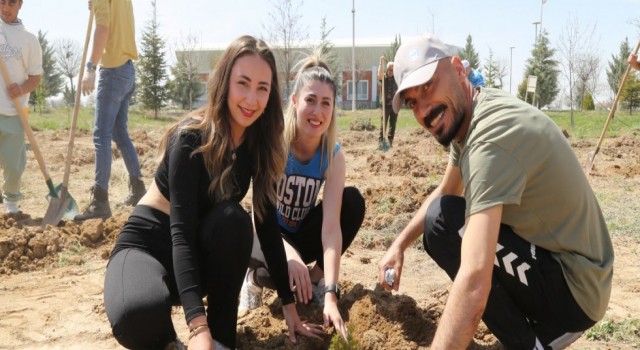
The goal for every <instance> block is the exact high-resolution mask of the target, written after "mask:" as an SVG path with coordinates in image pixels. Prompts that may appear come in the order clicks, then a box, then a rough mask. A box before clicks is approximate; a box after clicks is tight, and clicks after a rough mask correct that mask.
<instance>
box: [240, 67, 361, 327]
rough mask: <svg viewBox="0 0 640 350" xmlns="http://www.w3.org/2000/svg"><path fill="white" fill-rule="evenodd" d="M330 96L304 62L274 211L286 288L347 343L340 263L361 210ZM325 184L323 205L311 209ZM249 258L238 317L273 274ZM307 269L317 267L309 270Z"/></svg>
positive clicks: (317, 72) (255, 303)
mask: <svg viewBox="0 0 640 350" xmlns="http://www.w3.org/2000/svg"><path fill="white" fill-rule="evenodd" d="M336 92H337V88H336V84H335V82H334V81H333V78H332V76H331V73H330V71H329V67H328V66H327V65H326V64H325V63H324V62H322V61H320V60H319V59H318V57H317V56H312V57H310V58H308V59H306V60H305V61H302V63H301V67H300V70H299V71H298V74H297V76H296V80H295V82H294V85H293V94H292V95H291V99H290V100H289V106H288V108H287V112H286V114H285V132H284V135H285V144H286V145H288V150H289V154H288V159H287V165H286V168H285V173H284V174H283V175H282V177H281V178H280V181H279V183H278V193H277V194H278V204H277V207H278V222H279V223H280V230H281V232H282V238H283V240H284V245H285V250H286V253H287V260H288V262H289V287H290V288H291V289H292V290H295V293H296V299H297V300H298V302H302V303H305V304H306V303H308V302H309V301H310V300H311V299H314V300H315V301H316V302H317V303H318V304H320V305H323V308H324V310H323V318H324V325H325V326H326V327H328V326H329V325H330V324H333V325H334V326H335V328H336V330H337V331H338V332H339V333H340V334H341V335H342V336H343V337H344V338H345V339H346V338H347V328H346V325H345V323H344V321H343V319H342V316H341V315H340V312H339V311H338V298H339V297H340V288H339V287H338V278H339V275H340V257H341V255H342V254H343V253H344V252H345V251H346V250H347V248H348V247H349V245H350V244H351V242H353V239H354V238H355V236H356V234H357V232H358V230H359V229H360V226H361V225H362V221H363V220H364V212H365V202H364V198H363V197H362V195H361V194H360V191H358V189H357V188H355V187H345V184H344V182H345V172H346V170H345V169H346V165H345V157H344V153H343V151H342V149H341V147H340V145H339V144H338V143H337V142H336V134H337V130H336V129H337V126H336V124H337V120H336V113H335V110H336V108H335V105H336ZM323 183H324V192H323V196H322V197H323V199H322V201H321V202H319V203H318V204H316V200H317V198H318V194H319V192H320V187H321V186H322V185H323ZM255 245H256V243H255V241H254V246H255ZM254 252H257V253H259V252H260V251H259V250H258V249H254ZM254 255H255V256H254ZM252 258H254V259H255V260H258V261H257V264H256V262H254V264H253V266H250V268H249V270H248V271H247V276H246V277H245V281H244V284H243V286H242V290H241V292H240V307H239V308H240V310H241V312H242V310H243V309H247V310H250V309H255V308H257V307H259V306H261V305H262V287H263V285H262V284H261V281H262V282H263V281H265V280H268V273H269V271H271V270H272V269H271V265H267V266H269V269H268V270H267V269H266V266H265V264H264V258H263V257H262V256H261V254H253V255H252ZM312 262H315V265H314V266H313V268H311V269H308V268H307V264H309V263H312ZM258 274H262V275H261V276H258ZM264 286H265V287H269V286H268V285H264Z"/></svg>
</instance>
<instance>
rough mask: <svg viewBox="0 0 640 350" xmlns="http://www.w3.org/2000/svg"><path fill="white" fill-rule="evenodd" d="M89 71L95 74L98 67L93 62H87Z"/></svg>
mask: <svg viewBox="0 0 640 350" xmlns="http://www.w3.org/2000/svg"><path fill="white" fill-rule="evenodd" d="M87 70H88V71H91V72H95V71H96V65H95V64H93V62H91V61H89V62H87Z"/></svg>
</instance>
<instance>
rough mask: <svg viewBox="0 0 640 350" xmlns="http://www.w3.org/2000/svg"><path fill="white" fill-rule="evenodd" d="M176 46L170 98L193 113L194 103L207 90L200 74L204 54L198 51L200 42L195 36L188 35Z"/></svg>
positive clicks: (171, 69)
mask: <svg viewBox="0 0 640 350" xmlns="http://www.w3.org/2000/svg"><path fill="white" fill-rule="evenodd" d="M174 46H175V47H176V49H175V50H172V51H173V52H174V54H175V65H174V66H173V67H171V68H170V71H171V75H172V76H173V79H172V80H171V82H170V86H169V94H170V98H171V100H172V101H174V102H176V103H178V104H180V106H181V107H182V108H183V109H188V110H189V111H191V110H193V107H194V106H193V104H194V102H195V101H196V100H197V99H198V98H199V97H200V96H202V94H203V93H204V90H205V87H204V84H203V83H204V82H203V80H202V79H201V78H200V72H199V69H200V66H201V64H202V61H203V57H202V52H198V51H197V50H196V48H197V47H198V46H199V40H198V38H197V37H196V36H195V35H187V36H186V37H183V38H181V39H180V42H179V43H177V44H175V45H174Z"/></svg>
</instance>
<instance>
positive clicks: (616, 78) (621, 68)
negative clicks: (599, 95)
mask: <svg viewBox="0 0 640 350" xmlns="http://www.w3.org/2000/svg"><path fill="white" fill-rule="evenodd" d="M630 54H631V47H630V46H629V38H625V39H624V41H623V42H622V43H620V52H619V53H618V56H617V57H616V56H615V55H611V61H609V68H607V83H609V88H610V89H611V91H613V94H614V95H615V94H617V93H618V88H619V86H620V79H622V75H623V74H624V72H625V70H626V69H627V65H628V64H627V59H628V58H629V55H630Z"/></svg>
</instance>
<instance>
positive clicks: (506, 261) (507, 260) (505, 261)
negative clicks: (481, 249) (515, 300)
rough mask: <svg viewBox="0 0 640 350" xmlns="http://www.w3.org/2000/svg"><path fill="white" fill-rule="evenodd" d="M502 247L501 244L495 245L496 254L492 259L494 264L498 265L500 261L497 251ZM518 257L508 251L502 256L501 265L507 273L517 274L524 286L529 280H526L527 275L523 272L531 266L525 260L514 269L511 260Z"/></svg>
mask: <svg viewBox="0 0 640 350" xmlns="http://www.w3.org/2000/svg"><path fill="white" fill-rule="evenodd" d="M502 248H504V247H503V246H502V245H501V244H498V245H497V247H496V256H495V260H494V265H496V266H498V267H500V261H499V260H498V255H497V253H498V252H499V251H501V250H502ZM517 258H518V256H517V255H516V254H515V253H509V254H507V255H506V256H505V257H503V258H502V265H503V267H504V269H505V271H507V273H508V274H510V275H511V276H514V277H515V276H516V273H517V274H518V279H519V280H520V282H521V283H522V284H524V285H526V286H528V285H529V281H527V275H526V274H525V272H526V271H527V270H529V269H530V268H531V266H530V265H529V264H527V263H526V262H523V263H522V264H520V265H518V266H517V267H516V269H515V271H514V270H513V261H514V260H516V259H517Z"/></svg>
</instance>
